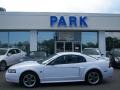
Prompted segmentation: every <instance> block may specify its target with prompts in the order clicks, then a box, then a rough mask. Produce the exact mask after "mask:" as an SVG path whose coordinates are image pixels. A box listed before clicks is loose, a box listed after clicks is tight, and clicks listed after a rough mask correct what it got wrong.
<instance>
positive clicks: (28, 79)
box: [20, 72, 39, 88]
mask: <svg viewBox="0 0 120 90" xmlns="http://www.w3.org/2000/svg"><path fill="white" fill-rule="evenodd" d="M38 83H39V78H38V76H37V75H36V74H35V73H34V72H25V73H24V74H22V76H21V78H20V84H22V85H23V86H25V87H27V88H32V87H35V86H37V85H38Z"/></svg>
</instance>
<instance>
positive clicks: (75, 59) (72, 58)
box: [66, 55, 86, 63]
mask: <svg viewBox="0 0 120 90" xmlns="http://www.w3.org/2000/svg"><path fill="white" fill-rule="evenodd" d="M66 59H67V63H81V62H86V59H85V58H84V57H82V56H78V55H68V56H67V57H66Z"/></svg>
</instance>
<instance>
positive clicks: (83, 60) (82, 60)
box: [78, 56, 86, 63]
mask: <svg viewBox="0 0 120 90" xmlns="http://www.w3.org/2000/svg"><path fill="white" fill-rule="evenodd" d="M78 62H79V63H82V62H86V59H85V58H84V57H83V56H78Z"/></svg>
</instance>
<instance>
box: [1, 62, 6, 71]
mask: <svg viewBox="0 0 120 90" xmlns="http://www.w3.org/2000/svg"><path fill="white" fill-rule="evenodd" d="M6 67H7V64H6V62H5V61H2V62H0V71H4V70H6Z"/></svg>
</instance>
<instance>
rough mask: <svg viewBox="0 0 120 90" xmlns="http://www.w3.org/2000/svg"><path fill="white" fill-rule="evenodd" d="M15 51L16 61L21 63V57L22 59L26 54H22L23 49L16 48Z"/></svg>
mask: <svg viewBox="0 0 120 90" xmlns="http://www.w3.org/2000/svg"><path fill="white" fill-rule="evenodd" d="M15 52H16V54H15V55H16V56H15V57H16V59H15V63H19V62H21V61H20V59H22V58H23V57H25V56H23V54H22V51H21V50H19V49H15Z"/></svg>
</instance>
